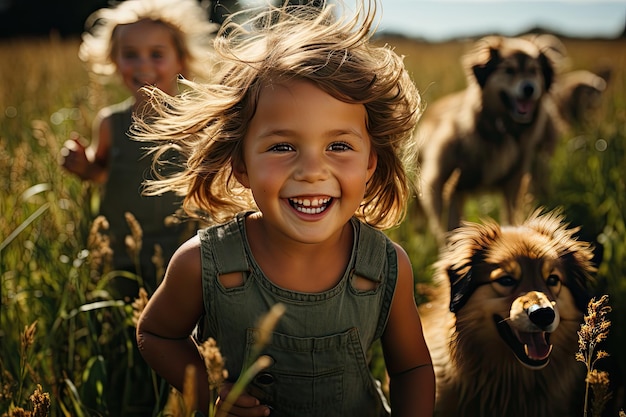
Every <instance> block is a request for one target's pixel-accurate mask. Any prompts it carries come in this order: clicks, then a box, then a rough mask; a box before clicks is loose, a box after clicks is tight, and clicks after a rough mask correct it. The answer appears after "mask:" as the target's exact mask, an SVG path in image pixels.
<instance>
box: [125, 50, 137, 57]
mask: <svg viewBox="0 0 626 417" xmlns="http://www.w3.org/2000/svg"><path fill="white" fill-rule="evenodd" d="M137 56H138V55H137V53H136V52H133V51H127V52H124V53H122V58H124V59H133V58H136V57H137Z"/></svg>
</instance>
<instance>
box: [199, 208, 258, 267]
mask: <svg viewBox="0 0 626 417" xmlns="http://www.w3.org/2000/svg"><path fill="white" fill-rule="evenodd" d="M244 221H245V217H244V216H242V215H238V216H237V218H236V219H235V220H233V221H230V222H227V223H224V224H221V225H219V226H215V227H211V228H209V229H208V230H207V232H208V234H209V242H210V244H211V251H212V252H213V261H214V262H215V269H216V270H217V274H218V275H221V274H228V273H231V272H241V271H249V270H250V266H249V265H248V260H247V257H246V250H245V246H244V241H243V239H244V236H243V224H242V222H244Z"/></svg>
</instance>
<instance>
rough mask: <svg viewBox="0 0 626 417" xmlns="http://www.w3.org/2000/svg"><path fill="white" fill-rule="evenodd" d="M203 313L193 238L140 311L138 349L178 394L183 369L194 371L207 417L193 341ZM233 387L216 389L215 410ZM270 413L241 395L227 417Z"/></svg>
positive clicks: (203, 375)
mask: <svg viewBox="0 0 626 417" xmlns="http://www.w3.org/2000/svg"><path fill="white" fill-rule="evenodd" d="M203 312H204V303H203V296H202V266H201V255H200V239H199V238H198V236H195V237H193V238H191V239H190V240H188V241H187V242H186V243H184V244H183V245H182V246H181V247H180V248H179V249H178V250H177V251H176V252H175V253H174V255H173V256H172V259H171V260H170V263H169V265H168V267H167V272H166V273H165V278H164V280H163V282H162V283H161V285H160V286H159V287H158V288H157V290H156V292H155V293H154V295H153V296H152V297H151V298H150V300H149V301H148V304H147V305H146V308H145V309H144V310H143V312H142V314H141V317H140V318H139V321H138V323H137V345H138V347H139V351H140V352H141V355H142V356H143V358H144V359H145V360H146V362H147V363H148V365H150V366H151V367H152V369H154V370H155V371H156V372H157V373H158V374H159V375H161V376H162V377H163V378H165V380H166V381H167V382H169V383H170V384H171V385H172V386H174V387H175V388H176V389H177V390H178V391H180V392H183V389H184V387H183V381H184V375H185V368H186V367H187V365H189V364H191V365H193V366H195V367H196V381H195V386H196V398H197V399H198V404H197V407H198V408H197V409H198V410H200V411H202V412H203V413H205V414H206V413H207V412H208V407H209V401H210V396H209V383H208V375H207V372H206V367H205V364H204V360H203V359H202V356H201V355H200V353H199V351H198V348H197V346H196V344H195V342H194V341H193V339H192V337H191V333H192V331H193V329H194V328H195V326H196V323H197V322H198V319H199V318H200V316H201V315H202V313H203ZM217 343H218V345H219V340H218V341H217ZM222 354H223V355H224V356H228V354H227V353H225V352H222ZM231 388H232V384H229V383H227V384H224V386H223V387H222V389H220V392H219V395H220V397H219V398H218V403H217V407H218V408H220V407H222V406H223V402H224V401H223V399H224V398H225V396H226V394H228V392H230V389H231ZM269 411H270V410H269V409H268V408H267V407H266V406H264V405H261V404H260V403H259V401H258V400H257V399H256V398H254V397H252V396H250V395H247V394H243V395H241V396H240V397H239V398H238V399H236V400H235V403H234V404H233V405H232V406H231V407H230V412H229V414H228V416H247V417H256V416H267V415H269Z"/></svg>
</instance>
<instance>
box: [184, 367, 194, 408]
mask: <svg viewBox="0 0 626 417" xmlns="http://www.w3.org/2000/svg"><path fill="white" fill-rule="evenodd" d="M196 391H197V387H196V368H195V366H193V365H187V367H186V368H185V380H184V381H183V410H184V415H185V416H188V415H191V414H192V413H193V410H195V409H196V408H197V404H198V397H197V395H196Z"/></svg>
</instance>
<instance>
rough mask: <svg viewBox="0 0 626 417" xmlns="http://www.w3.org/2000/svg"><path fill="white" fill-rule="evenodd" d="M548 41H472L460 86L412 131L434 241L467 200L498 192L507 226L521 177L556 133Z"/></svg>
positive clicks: (456, 220) (457, 219) (451, 224)
mask: <svg viewBox="0 0 626 417" xmlns="http://www.w3.org/2000/svg"><path fill="white" fill-rule="evenodd" d="M554 42H555V41H554V37H552V36H550V37H547V35H545V36H534V37H524V38H505V37H500V36H488V37H485V38H483V39H480V40H479V41H477V42H476V44H475V46H474V49H473V50H472V51H471V52H469V53H468V54H467V55H465V56H464V57H463V63H464V66H465V68H466V70H467V81H468V86H467V88H466V89H465V90H463V91H460V92H456V93H453V94H451V95H448V96H445V97H443V98H441V99H440V100H438V101H436V102H434V103H433V104H432V105H430V106H429V107H428V108H427V109H426V110H425V113H424V117H423V118H422V120H421V121H420V123H419V124H418V129H417V131H416V142H417V143H418V159H419V164H420V181H421V189H420V203H421V206H422V208H423V210H424V212H425V214H426V217H427V219H428V223H429V225H430V226H431V230H432V231H433V233H434V234H435V236H436V237H437V238H439V240H440V242H441V241H442V240H443V235H444V234H445V232H446V231H448V230H452V229H453V228H455V227H457V226H458V225H459V223H460V220H461V218H462V212H463V205H464V201H465V197H466V196H467V195H469V194H475V193H479V192H500V193H503V195H504V200H505V208H506V216H505V217H503V218H504V219H505V220H506V221H507V222H509V223H511V222H513V220H514V214H515V213H516V209H517V201H518V198H519V194H520V188H521V184H522V181H523V179H524V178H528V177H529V175H530V172H531V171H532V168H533V164H534V163H536V161H535V160H536V158H537V154H538V153H539V152H541V151H542V150H546V152H551V151H552V149H553V148H554V144H555V143H556V140H557V138H558V135H559V132H560V126H559V119H558V112H557V110H556V107H555V105H554V103H553V102H552V100H551V97H550V96H549V94H548V93H547V92H548V90H549V89H550V87H551V85H552V83H553V79H554V76H555V65H556V64H555V61H556V60H559V59H560V56H559V55H560V54H559V53H557V51H556V50H555V48H554V46H553V45H554ZM556 56H559V57H558V58H555V57H556ZM446 190H447V191H446ZM446 212H447V216H445V215H444V216H443V217H445V219H442V213H444V214H445V213H446Z"/></svg>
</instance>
